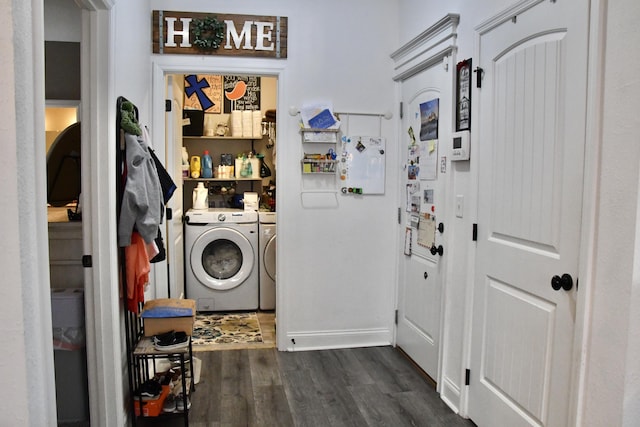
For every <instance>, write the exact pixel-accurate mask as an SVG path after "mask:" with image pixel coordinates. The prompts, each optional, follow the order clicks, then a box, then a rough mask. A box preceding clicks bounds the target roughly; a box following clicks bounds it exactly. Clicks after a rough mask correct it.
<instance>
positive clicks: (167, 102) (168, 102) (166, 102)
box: [164, 99, 171, 112]
mask: <svg viewBox="0 0 640 427" xmlns="http://www.w3.org/2000/svg"><path fill="white" fill-rule="evenodd" d="M164 111H167V112H169V111H171V100H170V99H165V100H164Z"/></svg>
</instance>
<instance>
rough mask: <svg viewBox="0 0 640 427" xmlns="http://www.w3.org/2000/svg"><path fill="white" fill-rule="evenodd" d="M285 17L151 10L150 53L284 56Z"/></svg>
mask: <svg viewBox="0 0 640 427" xmlns="http://www.w3.org/2000/svg"><path fill="white" fill-rule="evenodd" d="M287 21H288V20H287V17H286V16H256V15H230V14H222V13H202V12H171V11H165V10H154V11H153V25H152V29H153V30H152V33H153V34H152V38H153V53H158V54H186V55H228V56H250V57H259V58H278V59H283V58H286V57H287Z"/></svg>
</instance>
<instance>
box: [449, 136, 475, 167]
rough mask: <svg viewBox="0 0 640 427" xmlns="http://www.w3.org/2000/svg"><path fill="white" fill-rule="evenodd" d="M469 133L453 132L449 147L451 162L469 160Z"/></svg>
mask: <svg viewBox="0 0 640 427" xmlns="http://www.w3.org/2000/svg"><path fill="white" fill-rule="evenodd" d="M469 151H470V147H469V131H468V130H463V131H461V132H454V134H453V143H452V145H451V161H452V162H453V161H457V160H469Z"/></svg>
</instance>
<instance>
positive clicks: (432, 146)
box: [419, 139, 438, 180]
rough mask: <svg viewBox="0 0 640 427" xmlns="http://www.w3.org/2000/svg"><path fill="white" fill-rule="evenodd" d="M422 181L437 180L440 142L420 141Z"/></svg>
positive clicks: (432, 140) (433, 140)
mask: <svg viewBox="0 0 640 427" xmlns="http://www.w3.org/2000/svg"><path fill="white" fill-rule="evenodd" d="M419 145H420V146H421V148H420V153H421V156H420V168H421V175H420V179H421V180H435V179H436V178H437V177H438V141H437V140H435V139H431V140H429V141H420V144H419Z"/></svg>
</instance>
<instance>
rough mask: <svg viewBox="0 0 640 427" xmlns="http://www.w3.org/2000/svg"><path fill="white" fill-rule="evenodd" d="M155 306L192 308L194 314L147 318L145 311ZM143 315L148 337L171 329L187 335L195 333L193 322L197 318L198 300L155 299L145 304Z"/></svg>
mask: <svg viewBox="0 0 640 427" xmlns="http://www.w3.org/2000/svg"><path fill="white" fill-rule="evenodd" d="M154 307H177V308H190V309H191V312H192V313H193V314H192V315H191V316H184V317H162V318H158V317H153V318H145V317H144V311H145V310H149V309H152V308H154ZM142 316H143V320H144V335H145V336H146V337H152V336H154V335H159V334H163V333H165V332H169V331H176V332H185V333H186V334H187V335H191V334H192V333H193V323H194V322H195V319H196V301H195V300H192V299H177V298H160V299H154V300H151V301H147V302H146V303H145V304H144V308H143V310H142Z"/></svg>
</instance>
